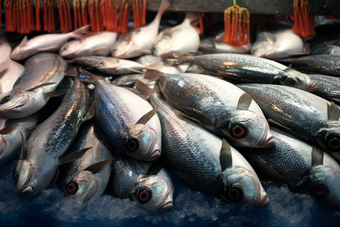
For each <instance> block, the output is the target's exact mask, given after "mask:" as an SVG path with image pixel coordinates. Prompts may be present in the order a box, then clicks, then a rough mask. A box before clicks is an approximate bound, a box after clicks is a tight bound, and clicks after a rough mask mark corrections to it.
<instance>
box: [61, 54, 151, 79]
mask: <svg viewBox="0 0 340 227" xmlns="http://www.w3.org/2000/svg"><path fill="white" fill-rule="evenodd" d="M68 64H71V65H79V66H84V67H92V68H95V69H97V70H98V71H99V72H103V73H106V74H109V75H124V74H129V73H136V72H140V71H141V70H143V69H144V67H145V66H144V65H142V64H139V63H137V62H135V61H130V60H124V59H119V58H114V57H103V56H85V57H78V58H74V59H72V60H69V61H68Z"/></svg>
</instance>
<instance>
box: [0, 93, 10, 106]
mask: <svg viewBox="0 0 340 227" xmlns="http://www.w3.org/2000/svg"><path fill="white" fill-rule="evenodd" d="M10 98H11V96H9V95H7V96H5V97H3V98H2V99H1V101H0V104H4V103H6V102H8V101H9V100H10Z"/></svg>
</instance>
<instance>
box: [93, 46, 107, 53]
mask: <svg viewBox="0 0 340 227" xmlns="http://www.w3.org/2000/svg"><path fill="white" fill-rule="evenodd" d="M105 49H106V48H105V47H103V48H98V49H94V50H92V54H98V53H99V52H100V51H102V50H105Z"/></svg>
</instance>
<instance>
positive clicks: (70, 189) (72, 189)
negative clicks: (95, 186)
mask: <svg viewBox="0 0 340 227" xmlns="http://www.w3.org/2000/svg"><path fill="white" fill-rule="evenodd" d="M77 190H78V183H77V182H75V181H71V182H70V183H68V184H67V186H66V191H67V194H69V195H73V194H75V193H76V191H77Z"/></svg>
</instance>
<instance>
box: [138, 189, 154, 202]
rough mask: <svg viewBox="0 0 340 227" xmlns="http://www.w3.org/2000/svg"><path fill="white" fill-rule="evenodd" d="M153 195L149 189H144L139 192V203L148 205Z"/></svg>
mask: <svg viewBox="0 0 340 227" xmlns="http://www.w3.org/2000/svg"><path fill="white" fill-rule="evenodd" d="M151 197H152V193H151V190H150V189H149V188H143V189H142V190H141V191H139V192H138V202H140V203H141V204H144V203H147V202H149V201H150V200H151Z"/></svg>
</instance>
